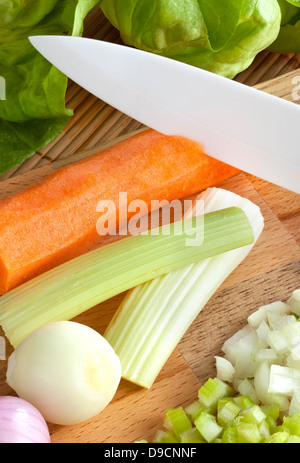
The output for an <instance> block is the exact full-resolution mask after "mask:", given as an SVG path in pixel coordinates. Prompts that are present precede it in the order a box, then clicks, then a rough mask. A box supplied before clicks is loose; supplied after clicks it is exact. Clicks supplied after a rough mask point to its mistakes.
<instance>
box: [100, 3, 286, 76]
mask: <svg viewBox="0 0 300 463" xmlns="http://www.w3.org/2000/svg"><path fill="white" fill-rule="evenodd" d="M100 7H101V8H102V10H103V12H104V14H105V15H106V16H107V18H108V19H109V20H110V21H111V23H112V24H113V25H114V26H115V27H116V28H117V29H119V31H120V32H121V36H122V39H123V40H124V42H125V43H126V44H128V45H131V46H135V47H137V48H140V49H142V50H146V51H150V52H154V53H158V54H161V55H164V56H167V57H169V58H174V59H176V60H179V61H183V62H185V63H188V64H191V65H194V66H198V67H200V68H203V69H206V70H208V71H212V72H215V73H218V74H221V75H223V76H226V77H231V78H232V77H234V76H235V75H236V74H238V73H239V72H241V71H243V70H244V69H246V68H247V67H248V66H249V65H250V64H251V63H252V61H253V59H254V58H255V56H256V55H257V54H258V53H259V52H260V51H262V50H263V49H265V48H267V47H268V46H269V45H270V44H271V43H272V42H273V41H274V40H275V39H276V37H277V35H278V32H279V28H280V20H281V15H280V8H279V5H278V3H277V0H247V1H244V0H236V1H234V2H233V1H231V0H222V1H220V0H210V1H209V2H207V1H206V0H182V1H174V0H103V1H102V2H101V5H100Z"/></svg>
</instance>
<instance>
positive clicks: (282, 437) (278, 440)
mask: <svg viewBox="0 0 300 463" xmlns="http://www.w3.org/2000/svg"><path fill="white" fill-rule="evenodd" d="M288 438H289V433H288V432H284V431H282V432H275V433H274V434H271V435H270V436H269V437H267V438H266V439H265V440H264V443H266V444H285V443H286V442H287V440H288Z"/></svg>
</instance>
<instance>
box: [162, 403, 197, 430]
mask: <svg viewBox="0 0 300 463" xmlns="http://www.w3.org/2000/svg"><path fill="white" fill-rule="evenodd" d="M164 427H165V428H166V429H168V430H169V431H173V432H174V434H175V435H176V436H177V437H178V436H180V434H182V433H184V432H186V431H189V430H190V429H192V423H191V421H190V420H189V419H188V417H187V415H186V413H185V411H184V410H183V408H182V407H180V408H173V409H172V408H171V409H169V410H167V411H166V416H165V419H164Z"/></svg>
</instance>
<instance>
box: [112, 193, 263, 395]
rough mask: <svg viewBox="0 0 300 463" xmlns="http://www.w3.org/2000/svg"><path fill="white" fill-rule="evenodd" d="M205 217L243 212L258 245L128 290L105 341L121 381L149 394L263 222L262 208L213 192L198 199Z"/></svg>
mask: <svg viewBox="0 0 300 463" xmlns="http://www.w3.org/2000/svg"><path fill="white" fill-rule="evenodd" d="M199 198H200V199H202V200H203V201H204V213H208V212H212V211H217V210H219V209H223V208H224V207H239V208H241V209H243V210H244V212H245V213H246V215H247V217H248V219H249V221H250V223H251V225H252V228H253V231H254V236H255V238H254V242H253V243H252V244H251V245H250V246H245V247H244V248H242V249H236V250H233V251H230V252H226V253H222V254H219V255H218V256H215V257H212V258H208V259H205V260H202V261H198V263H195V264H193V265H189V266H186V267H182V268H180V269H178V270H177V271H173V272H170V273H168V274H167V275H163V276H161V277H159V278H156V279H154V280H152V281H150V282H147V283H145V284H143V285H140V286H137V287H136V288H134V289H132V290H130V291H129V292H128V293H127V295H126V296H125V299H124V300H123V302H122V303H121V305H120V307H119V309H118V310H117V312H116V314H115V316H114V317H113V320H112V321H111V323H110V325H109V326H108V328H107V330H106V332H105V334H104V336H105V338H106V339H107V340H108V341H109V343H110V344H111V345H112V346H113V348H114V350H115V351H116V353H117V355H118V356H119V358H120V360H121V364H122V372H123V373H122V374H123V378H124V379H127V380H129V381H131V382H133V383H136V384H138V385H140V386H142V387H145V388H150V387H151V386H152V384H153V383H154V381H155V379H156V377H157V375H158V374H159V372H160V371H161V369H162V367H163V366H164V364H165V363H166V361H167V359H168V358H169V356H170V355H171V353H172V351H173V350H174V349H175V347H176V345H177V344H178V342H179V341H180V339H181V338H182V337H183V335H184V334H185V332H186V331H187V329H188V328H189V327H190V325H191V324H192V322H193V321H194V320H195V318H196V317H197V316H198V314H199V313H200V312H201V310H202V309H203V307H204V306H205V304H206V303H207V302H208V301H209V299H210V298H211V297H212V296H213V294H214V293H215V291H216V290H217V289H218V288H219V286H220V285H221V284H222V283H223V281H224V280H225V279H226V278H227V277H228V276H229V274H230V273H231V272H232V271H233V270H234V269H235V268H236V267H237V266H238V265H239V264H240V263H241V262H242V261H243V260H244V259H245V258H246V257H247V255H248V254H249V252H250V251H251V250H252V248H253V245H254V243H255V242H256V240H257V239H258V237H259V236H260V234H261V232H262V230H263V226H264V219H263V216H262V214H261V212H260V209H259V207H258V206H256V205H255V204H253V203H252V202H251V201H249V200H247V199H245V198H241V197H240V196H238V195H236V194H234V193H232V192H229V191H225V190H223V189H218V188H210V189H208V190H206V192H204V193H203V194H202V195H200V197H199Z"/></svg>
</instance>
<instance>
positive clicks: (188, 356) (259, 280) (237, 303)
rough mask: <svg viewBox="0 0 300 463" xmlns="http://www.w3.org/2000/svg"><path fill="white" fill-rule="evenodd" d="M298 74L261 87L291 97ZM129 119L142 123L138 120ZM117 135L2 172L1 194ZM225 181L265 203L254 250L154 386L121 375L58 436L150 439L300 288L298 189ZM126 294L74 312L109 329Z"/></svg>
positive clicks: (1, 390) (1, 372) (242, 178)
mask: <svg viewBox="0 0 300 463" xmlns="http://www.w3.org/2000/svg"><path fill="white" fill-rule="evenodd" d="M298 74H299V75H300V71H299V73H297V71H296V72H294V73H290V74H287V75H285V76H281V77H280V78H278V79H275V80H272V81H268V82H265V83H263V84H261V85H260V86H259V88H261V89H262V90H264V91H266V92H269V93H273V94H275V95H277V96H280V97H282V98H287V99H290V100H291V99H292V91H293V89H294V84H293V78H294V77H295V76H297V75H298ZM299 94H300V92H299ZM131 127H132V128H133V129H134V128H137V127H136V125H134V124H132V126H131ZM129 132H130V131H129ZM126 136H128V134H127V135H126ZM116 141H117V140H111V141H110V142H109V143H108V144H102V145H100V146H96V147H93V148H92V149H89V150H86V151H83V152H79V153H77V154H76V155H73V156H66V157H62V158H61V157H59V153H57V156H56V157H54V159H56V158H57V157H59V158H60V160H58V161H56V162H52V163H51V164H49V163H47V164H45V165H43V164H42V165H41V167H38V168H35V169H33V170H32V168H28V165H27V168H26V169H24V171H23V173H20V175H12V176H11V175H10V176H8V177H7V178H6V179H5V178H3V180H2V182H0V199H2V198H4V197H7V196H9V195H11V194H13V193H15V192H17V191H20V190H22V189H24V188H26V187H28V186H30V185H32V184H34V183H36V182H38V181H39V180H41V179H42V178H43V177H45V176H46V175H48V174H49V173H51V172H53V170H54V169H58V168H60V167H62V166H63V165H66V164H69V163H71V162H75V161H76V160H79V159H82V158H84V157H87V156H89V155H91V154H93V153H95V152H99V151H100V150H103V149H104V148H105V147H107V146H110V145H111V144H113V143H116ZM299 155H300V148H299ZM32 167H36V166H32ZM219 186H220V187H223V188H226V189H229V190H231V191H233V192H235V193H237V194H239V195H241V196H244V197H247V198H249V199H250V200H252V201H253V202H254V203H256V204H257V205H259V206H260V207H261V211H262V213H263V215H264V218H265V229H264V231H263V233H262V235H261V237H260V239H259V241H258V243H257V245H256V246H255V248H254V250H253V251H252V252H251V254H250V255H249V256H248V257H247V259H246V260H245V261H244V262H243V263H242V264H241V265H240V266H239V267H238V269H236V271H234V272H233V273H232V274H231V275H230V277H229V278H228V279H227V280H226V281H225V282H224V283H223V285H222V286H221V287H220V288H219V290H218V291H217V292H216V294H215V295H214V297H213V298H212V299H211V300H210V301H209V303H208V304H207V305H206V307H205V308H204V309H203V311H202V312H201V314H200V315H199V316H198V317H197V319H196V320H195V322H194V323H193V324H192V326H191V327H190V329H189V330H188V332H187V333H186V334H185V336H184V337H183V339H182V340H181V342H180V343H179V345H178V347H177V349H176V350H175V351H174V353H173V354H172V356H171V357H170V359H169V360H168V362H167V364H166V365H165V367H164V368H163V370H162V372H161V374H160V375H159V377H158V379H157V381H156V382H155V384H154V386H153V387H152V388H151V390H149V391H148V390H144V389H141V388H139V387H137V386H135V385H133V384H131V383H128V382H126V381H122V382H121V384H120V387H119V389H118V392H117V394H116V396H115V398H114V400H113V402H112V403H111V404H110V405H109V406H108V407H107V409H106V410H104V412H103V413H101V414H100V415H99V416H98V417H96V418H94V419H92V420H89V421H87V422H85V423H82V424H80V425H76V426H67V427H62V426H56V425H49V428H50V431H51V435H52V442H53V443H64V442H66V443H94V442H95V443H96V442H102V443H130V442H134V441H136V440H140V439H147V440H150V441H151V439H152V438H153V436H154V434H155V432H156V430H157V429H158V428H159V427H161V425H162V419H163V414H164V411H165V409H166V408H169V407H176V406H180V405H183V406H184V405H186V404H188V403H190V402H191V401H193V400H194V399H195V398H196V396H197V389H198V388H199V387H200V385H201V384H203V382H204V381H206V380H207V379H208V378H209V377H210V376H214V375H215V365H214V356H215V355H222V353H221V347H222V344H223V343H224V341H225V340H226V339H227V338H228V337H229V336H231V335H232V334H233V333H234V332H236V331H237V330H238V329H240V328H241V327H242V326H243V325H244V324H245V323H246V320H247V316H248V315H249V314H250V313H251V312H253V311H254V310H256V309H257V308H258V307H259V306H260V305H262V304H266V303H269V302H272V301H275V300H285V299H287V298H288V297H289V295H290V294H291V292H292V291H293V290H294V289H296V288H300V234H299V230H300V195H296V194H293V193H291V192H289V191H286V190H284V189H282V188H279V187H276V186H275V185H272V184H270V183H267V182H265V181H263V180H260V179H258V178H256V177H253V176H251V175H247V174H243V173H241V174H239V175H237V176H236V177H234V178H232V179H230V180H229V181H226V182H225V183H223V184H222V185H219ZM123 297H124V295H119V296H117V297H115V298H113V299H111V300H109V301H106V302H104V303H102V304H100V305H99V306H97V307H94V308H93V309H91V310H89V311H87V312H86V313H84V314H82V315H81V316H79V317H77V318H76V319H75V320H76V321H78V322H80V323H85V324H87V325H88V326H91V327H92V328H94V329H95V330H97V331H98V332H100V333H101V334H103V332H104V330H105V328H106V326H107V325H108V323H109V321H110V319H111V318H112V316H113V314H114V312H115V310H116V309H117V307H118V305H119V304H120V301H121V300H122V298H123ZM1 335H2V336H3V333H1V331H0V336H1ZM0 339H1V338H0ZM6 348H7V352H6V357H8V356H9V354H10V353H11V351H12V348H11V346H9V344H8V343H7V344H6ZM6 366H7V362H6V361H5V360H0V394H1V395H8V394H9V395H14V392H13V391H12V390H11V389H10V388H9V387H8V385H7V384H6V383H5V374H6Z"/></svg>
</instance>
